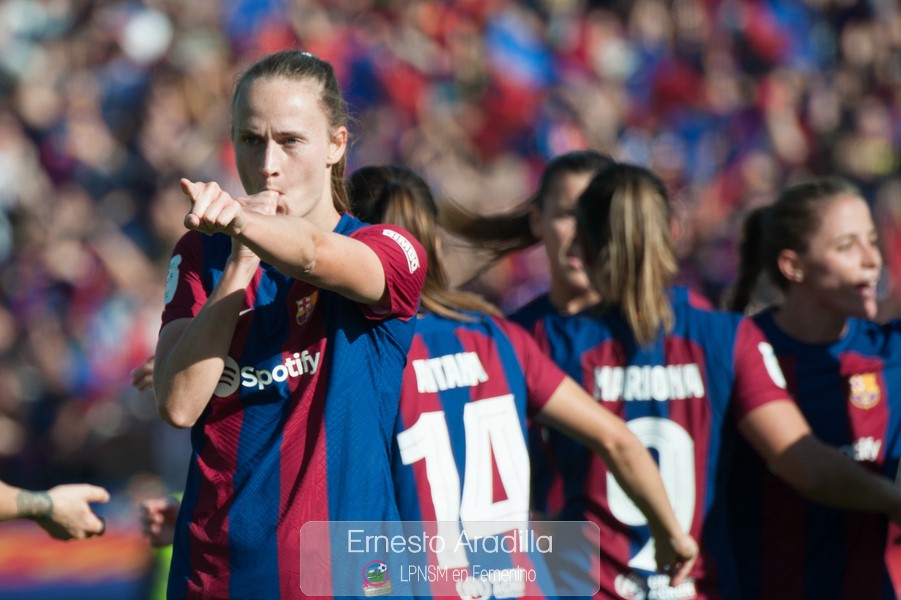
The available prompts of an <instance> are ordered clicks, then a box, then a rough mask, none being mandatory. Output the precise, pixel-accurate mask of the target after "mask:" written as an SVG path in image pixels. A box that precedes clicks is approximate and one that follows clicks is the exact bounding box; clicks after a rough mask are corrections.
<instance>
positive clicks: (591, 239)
mask: <svg viewBox="0 0 901 600" xmlns="http://www.w3.org/2000/svg"><path fill="white" fill-rule="evenodd" d="M577 215H578V223H579V234H578V235H579V238H580V240H581V242H582V244H583V248H584V250H585V253H586V260H587V263H588V269H589V277H590V278H591V281H592V284H593V285H594V286H595V287H596V289H597V290H598V291H599V292H600V294H601V297H602V298H603V299H604V302H605V304H607V305H609V306H612V305H616V306H618V308H619V310H620V311H621V312H622V314H623V317H624V318H625V319H626V322H627V323H628V324H629V327H630V328H631V329H632V332H633V334H634V335H635V339H636V341H637V342H638V343H639V344H647V343H650V342H651V341H653V340H654V338H656V337H657V335H659V334H660V332H661V330H662V331H663V332H665V333H669V332H671V331H672V329H673V323H674V318H673V309H672V305H671V304H670V300H669V295H668V293H667V291H668V288H669V287H670V285H672V282H673V280H674V279H675V277H676V275H677V274H678V270H679V263H678V259H677V257H676V251H675V248H674V246H673V240H672V234H671V233H670V213H669V202H668V199H667V193H666V188H665V187H664V185H663V183H662V182H661V181H660V180H659V179H658V178H657V177H656V176H655V175H654V174H653V173H651V172H650V171H649V170H647V169H644V168H642V167H638V166H634V165H627V164H615V165H611V166H609V167H607V168H606V169H603V170H602V171H600V172H599V173H598V174H597V175H595V177H594V178H593V179H592V181H591V183H590V184H589V186H588V188H587V189H586V190H585V192H583V193H582V196H580V198H579V204H578V209H577Z"/></svg>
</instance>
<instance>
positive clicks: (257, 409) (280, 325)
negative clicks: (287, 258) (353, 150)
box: [228, 265, 294, 598]
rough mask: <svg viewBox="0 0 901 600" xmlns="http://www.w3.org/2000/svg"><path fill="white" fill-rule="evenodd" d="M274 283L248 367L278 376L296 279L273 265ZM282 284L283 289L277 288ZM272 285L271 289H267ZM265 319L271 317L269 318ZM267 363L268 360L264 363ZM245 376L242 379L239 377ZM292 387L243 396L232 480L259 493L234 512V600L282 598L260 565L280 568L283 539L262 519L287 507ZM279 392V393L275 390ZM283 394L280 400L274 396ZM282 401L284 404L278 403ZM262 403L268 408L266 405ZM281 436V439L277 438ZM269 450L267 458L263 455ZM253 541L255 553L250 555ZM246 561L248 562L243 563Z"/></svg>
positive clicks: (261, 309) (251, 340) (280, 385)
mask: <svg viewBox="0 0 901 600" xmlns="http://www.w3.org/2000/svg"><path fill="white" fill-rule="evenodd" d="M263 268H264V269H265V270H266V271H267V275H268V277H271V278H272V280H271V281H267V279H266V278H265V277H264V278H262V279H261V283H263V285H260V286H259V287H258V288H257V294H256V299H255V301H254V311H255V312H256V313H257V314H255V315H254V318H258V317H259V318H262V319H263V322H266V323H268V324H269V325H270V326H269V327H267V331H265V332H260V333H262V335H256V336H249V337H248V338H247V340H246V342H245V344H244V348H243V352H242V353H241V359H240V360H239V361H238V363H239V364H242V365H256V368H266V369H268V370H270V371H272V370H273V369H274V368H275V367H276V366H277V365H279V364H281V361H282V357H281V354H273V351H272V349H273V348H282V347H284V344H285V341H286V340H287V334H288V332H289V331H290V328H289V326H288V323H287V321H286V315H287V313H286V311H285V309H284V307H285V302H286V298H287V294H288V290H289V289H290V279H289V278H288V277H286V276H284V275H282V274H281V273H279V272H278V271H276V270H275V268H274V267H271V266H269V265H263ZM276 281H280V282H282V283H283V285H277V284H276V283H275V282H276ZM267 284H268V285H267ZM262 313H271V314H266V315H265V316H263V314H262ZM264 357H266V358H268V360H264ZM239 376H240V374H239ZM288 382H289V380H287V379H286V380H285V381H281V382H279V381H273V382H272V383H271V384H269V387H267V389H266V390H265V394H261V393H259V392H257V391H255V390H247V391H243V392H242V394H241V404H242V406H243V410H242V421H241V431H240V434H239V438H238V454H237V465H236V468H235V472H234V474H233V476H232V485H233V486H234V489H235V490H253V491H252V493H236V494H235V495H234V503H233V504H232V505H231V507H230V508H229V511H228V530H229V550H230V551H231V553H230V556H231V558H230V563H231V572H230V577H229V591H230V593H231V594H232V596H234V597H242V596H245V595H248V594H250V595H259V596H261V597H266V598H277V597H279V593H280V592H279V580H278V579H277V578H273V577H265V576H264V574H265V571H262V570H260V569H259V568H255V566H257V565H278V536H275V535H265V536H261V535H260V533H261V532H262V531H263V528H261V527H260V521H261V518H262V520H264V521H267V522H273V521H275V520H277V519H278V515H279V511H280V506H281V478H280V475H281V472H280V468H279V463H280V460H281V454H280V452H279V451H278V450H279V449H280V448H281V440H282V433H283V432H284V423H285V421H286V420H287V418H288V413H289V411H290V410H291V409H292V408H293V407H294V404H293V403H292V402H291V401H290V400H288V401H285V400H281V398H287V397H289V395H290V394H289V390H288ZM276 389H278V392H275V390H276ZM274 394H277V395H274ZM273 398H278V399H279V400H278V401H275V402H274V401H272V399H273ZM260 400H262V402H261V401H260ZM273 435H275V439H274V440H273V439H272V436H273ZM263 450H267V452H262V451H263ZM251 540H252V543H253V547H254V551H253V552H252V553H250V552H246V551H241V552H235V551H233V550H235V549H237V548H238V547H237V546H236V545H235V542H236V541H239V542H240V548H242V549H243V550H246V548H247V545H248V543H249V542H250V541H251ZM242 560H243V562H242Z"/></svg>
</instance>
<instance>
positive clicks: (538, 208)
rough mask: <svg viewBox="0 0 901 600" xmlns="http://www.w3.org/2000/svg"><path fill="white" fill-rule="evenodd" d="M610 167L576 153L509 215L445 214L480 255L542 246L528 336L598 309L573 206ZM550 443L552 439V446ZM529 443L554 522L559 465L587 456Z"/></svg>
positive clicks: (559, 443)
mask: <svg viewBox="0 0 901 600" xmlns="http://www.w3.org/2000/svg"><path fill="white" fill-rule="evenodd" d="M612 164H614V161H613V159H612V158H610V157H609V156H607V155H605V154H602V153H600V152H597V151H595V150H573V151H571V152H567V153H565V154H561V155H559V156H557V157H555V158H553V159H552V160H550V161H549V162H548V163H547V165H546V166H545V168H544V170H543V171H542V173H541V179H540V182H539V186H538V190H537V191H536V192H535V194H534V195H533V196H532V197H531V198H529V199H528V200H527V201H526V202H525V203H523V204H522V205H521V206H518V207H516V208H514V209H513V210H511V211H509V212H507V213H499V214H493V215H476V214H472V213H469V212H468V211H465V210H460V209H456V210H455V208H456V207H454V206H453V205H452V206H451V209H452V210H447V211H444V212H443V213H442V222H447V224H448V226H449V227H450V228H451V229H452V230H453V231H454V233H455V234H456V235H458V236H460V237H461V238H464V239H467V240H470V241H471V242H472V243H473V244H475V245H476V246H477V247H479V248H482V249H485V248H488V249H491V250H493V251H494V253H495V254H496V255H497V256H498V257H500V256H503V255H505V254H507V253H509V252H513V251H516V250H521V249H524V248H527V247H529V246H532V245H534V244H536V243H538V242H541V244H542V246H543V248H544V252H545V254H546V255H547V259H548V270H549V271H550V287H549V289H548V291H547V292H546V293H544V294H541V295H539V296H538V297H536V298H535V299H533V300H532V301H530V302H528V303H526V304H525V305H524V306H522V307H521V308H519V309H517V310H516V311H514V312H513V313H511V314H510V315H509V319H510V320H511V321H513V322H514V323H518V324H519V325H522V326H523V327H524V328H525V329H526V331H530V332H531V331H532V329H533V327H534V325H535V323H536V322H537V321H538V320H540V319H541V318H542V317H544V316H545V315H548V314H562V315H574V314H576V313H579V312H581V311H583V310H585V309H586V308H589V307H591V306H594V305H595V304H597V303H598V302H599V301H600V295H599V294H598V292H597V290H595V289H594V288H593V287H592V285H591V282H590V281H589V279H588V274H587V273H586V271H585V266H584V264H583V263H582V259H581V257H580V256H577V255H575V254H574V253H572V252H570V248H571V247H572V243H573V239H574V237H575V234H576V217H575V207H576V201H577V200H578V199H579V195H581V193H582V192H583V191H584V190H585V188H586V187H587V186H588V183H589V182H590V181H591V178H592V177H593V176H594V174H595V173H597V172H598V171H599V170H600V169H603V168H605V167H607V166H610V165H612ZM670 295H671V296H672V298H673V301H675V302H683V301H684V302H691V303H692V304H694V305H695V306H698V307H700V308H710V304H709V302H707V300H706V299H705V298H703V297H701V296H699V295H697V294H695V293H694V292H692V291H691V290H689V289H688V288H685V287H681V286H673V287H672V288H671V289H670ZM551 438H555V440H554V441H553V443H550V439H551ZM529 440H530V443H529V456H530V458H531V465H532V493H531V505H532V509H533V510H534V511H536V512H537V513H538V514H548V515H553V514H555V513H556V512H557V511H558V510H560V508H561V506H562V502H563V496H564V494H565V492H564V490H563V489H562V486H563V482H562V480H561V478H560V475H559V473H560V470H559V469H558V468H557V465H558V464H559V463H566V462H569V461H571V460H574V459H575V460H578V459H579V458H580V457H581V456H582V455H583V453H584V448H583V447H582V445H581V444H578V443H576V442H575V441H573V440H571V439H569V438H568V437H567V436H564V435H560V434H559V433H557V432H555V431H552V430H550V429H547V428H544V427H542V426H540V425H533V426H531V427H530V429H529Z"/></svg>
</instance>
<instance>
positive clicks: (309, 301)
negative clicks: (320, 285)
mask: <svg viewBox="0 0 901 600" xmlns="http://www.w3.org/2000/svg"><path fill="white" fill-rule="evenodd" d="M318 297H319V290H316V291H315V292H313V293H312V294H310V295H309V296H304V297H303V298H301V299H300V300H298V301H297V315H296V316H295V318H296V319H297V324H298V325H303V324H304V323H306V322H307V321H308V320H309V318H310V315H312V314H313V310H314V309H315V308H316V299H317V298H318Z"/></svg>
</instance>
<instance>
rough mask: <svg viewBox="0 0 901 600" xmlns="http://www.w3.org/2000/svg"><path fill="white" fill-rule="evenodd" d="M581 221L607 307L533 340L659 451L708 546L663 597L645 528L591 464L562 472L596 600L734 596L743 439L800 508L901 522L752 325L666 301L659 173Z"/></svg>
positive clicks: (609, 193) (592, 202)
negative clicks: (728, 497) (824, 432)
mask: <svg viewBox="0 0 901 600" xmlns="http://www.w3.org/2000/svg"><path fill="white" fill-rule="evenodd" d="M576 219H577V239H576V247H577V249H578V250H579V252H580V253H581V255H582V257H583V260H584V262H585V265H586V269H587V270H588V273H589V277H590V279H591V282H592V284H593V285H594V287H595V289H597V290H598V292H599V294H600V297H601V298H602V299H603V303H602V304H600V305H598V306H597V307H594V308H592V309H588V310H586V311H583V312H582V313H579V314H577V315H574V316H570V317H565V316H561V315H547V316H545V317H544V318H543V319H541V320H540V321H539V322H538V323H537V325H536V335H537V337H538V339H539V342H540V344H541V345H543V346H544V347H545V349H546V350H547V351H549V352H550V353H551V355H552V357H553V358H554V360H555V361H556V362H557V363H558V364H559V365H561V366H562V367H563V369H564V371H565V372H567V373H569V374H570V375H571V376H573V377H574V378H576V379H577V380H578V381H580V382H581V383H582V385H583V386H585V387H586V388H587V389H588V390H589V392H590V393H592V394H593V395H594V397H595V398H596V399H597V400H598V401H599V402H601V403H602V404H603V405H604V406H605V407H606V408H607V409H608V410H611V411H613V412H615V413H616V414H619V415H620V416H622V417H623V418H624V419H626V421H627V422H628V424H629V427H630V428H631V429H632V430H633V432H635V433H636V435H637V436H638V437H639V439H641V440H642V441H643V442H644V443H645V444H646V445H647V446H649V447H650V448H652V449H653V450H654V451H655V452H656V454H657V456H658V459H659V467H660V471H661V475H662V477H663V481H664V483H665V485H666V486H667V491H668V493H669V495H670V501H671V502H672V504H673V506H674V509H675V511H676V515H677V517H679V518H680V519H682V523H683V526H684V527H686V528H688V530H689V532H690V533H691V534H692V535H693V536H697V538H700V540H701V555H700V557H699V559H698V561H697V563H696V564H695V568H694V570H693V572H692V575H693V578H694V580H693V581H690V582H686V583H683V584H682V585H680V586H677V587H675V588H672V589H670V588H668V584H669V581H668V578H667V577H666V575H659V574H655V573H654V572H653V563H652V562H651V561H649V558H650V557H651V556H653V545H652V544H651V543H650V539H649V536H648V535H647V528H646V526H645V523H644V520H643V518H642V517H641V516H640V515H639V514H638V513H637V512H636V511H635V509H634V507H633V506H632V504H631V503H629V502H628V501H627V500H626V499H625V497H624V496H623V494H622V492H621V490H620V489H619V488H618V486H617V485H616V483H615V482H614V481H613V480H612V479H611V478H610V477H609V474H608V472H607V470H606V467H605V465H604V464H603V463H602V462H601V461H599V460H594V459H593V458H592V457H591V456H586V458H585V460H586V461H587V463H580V462H577V461H570V462H567V463H565V464H561V465H560V467H561V468H562V469H563V477H564V481H565V490H566V498H565V501H566V505H565V508H564V511H563V515H562V518H564V519H566V518H569V519H583V518H585V519H589V520H592V521H594V522H595V523H597V524H598V526H599V527H600V529H601V539H602V540H603V542H602V545H601V547H600V548H598V549H597V552H596V554H595V564H594V565H592V568H597V569H600V573H601V591H600V593H599V595H598V597H601V598H634V597H666V598H696V597H697V598H719V597H733V596H734V595H735V593H736V592H737V590H736V589H735V586H736V574H735V572H734V571H735V568H736V565H735V563H734V562H733V560H732V557H731V554H730V544H729V540H728V524H727V521H726V516H727V515H726V512H725V510H724V506H723V500H724V498H723V494H724V492H725V489H724V483H725V477H726V474H727V470H728V469H729V446H730V444H731V443H732V441H734V437H735V435H734V433H735V428H736V427H737V430H738V432H740V433H741V434H742V435H743V436H744V437H745V438H746V439H747V440H748V441H749V442H750V443H751V445H752V446H753V447H754V448H755V449H756V450H757V452H758V453H760V455H761V456H762V457H763V459H764V461H765V462H766V463H767V464H768V465H769V467H770V468H771V469H772V470H773V471H774V472H775V473H776V474H777V475H778V476H779V477H781V478H783V479H785V480H786V481H788V482H790V483H791V485H793V486H794V487H796V488H797V489H798V490H799V491H800V492H801V493H803V494H804V495H806V496H808V497H810V498H813V499H816V500H818V501H820V502H823V503H826V504H830V505H833V506H838V507H844V508H854V509H858V510H867V511H874V512H885V513H888V514H890V515H891V516H892V517H893V519H895V520H896V521H897V520H901V490H898V489H896V488H895V487H894V486H893V485H892V484H891V482H890V481H889V480H888V479H886V478H884V477H881V476H877V475H875V474H872V473H869V472H867V471H866V470H864V469H862V468H860V467H859V466H857V465H855V464H854V463H853V462H851V461H849V460H847V458H845V456H844V455H842V454H841V453H840V452H838V451H837V450H836V449H834V448H831V447H829V446H827V445H825V444H823V443H822V442H820V441H819V440H817V439H816V438H815V437H814V436H813V434H812V432H811V430H810V428H809V426H808V425H807V423H806V421H805V420H804V418H803V416H802V415H801V413H800V411H799V410H798V407H797V405H796V404H795V403H794V401H793V400H792V399H791V396H790V395H789V393H788V392H787V391H786V390H785V383H784V379H783V375H782V372H781V370H780V369H779V364H778V362H777V361H776V357H775V355H774V353H773V350H772V347H771V346H770V345H769V344H768V343H767V341H766V339H765V338H764V336H763V334H762V333H761V331H760V330H759V329H758V327H757V326H756V324H755V323H754V321H753V320H751V319H749V318H743V317H741V316H740V315H734V314H727V313H720V312H713V311H707V310H699V309H697V308H695V307H693V306H692V305H691V304H690V303H689V302H674V301H673V300H672V299H671V298H670V297H669V295H668V294H667V290H668V289H669V286H670V285H671V283H672V281H673V280H674V279H675V277H676V275H677V269H678V264H677V260H676V256H675V252H674V248H673V244H672V239H671V235H670V227H669V225H670V218H669V207H668V202H667V193H666V190H665V188H664V186H663V184H662V183H661V182H660V180H659V179H658V178H657V177H656V176H655V175H654V174H653V173H651V172H650V171H648V170H647V169H644V168H641V167H637V166H632V165H625V164H617V165H613V166H610V167H608V168H606V169H603V170H602V171H600V172H598V173H597V174H596V175H595V177H594V178H593V179H592V181H591V183H590V184H589V186H588V188H587V189H586V190H585V192H584V193H583V194H582V195H581V196H580V198H579V202H578V204H577V208H576ZM738 566H739V567H740V566H741V565H738Z"/></svg>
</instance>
